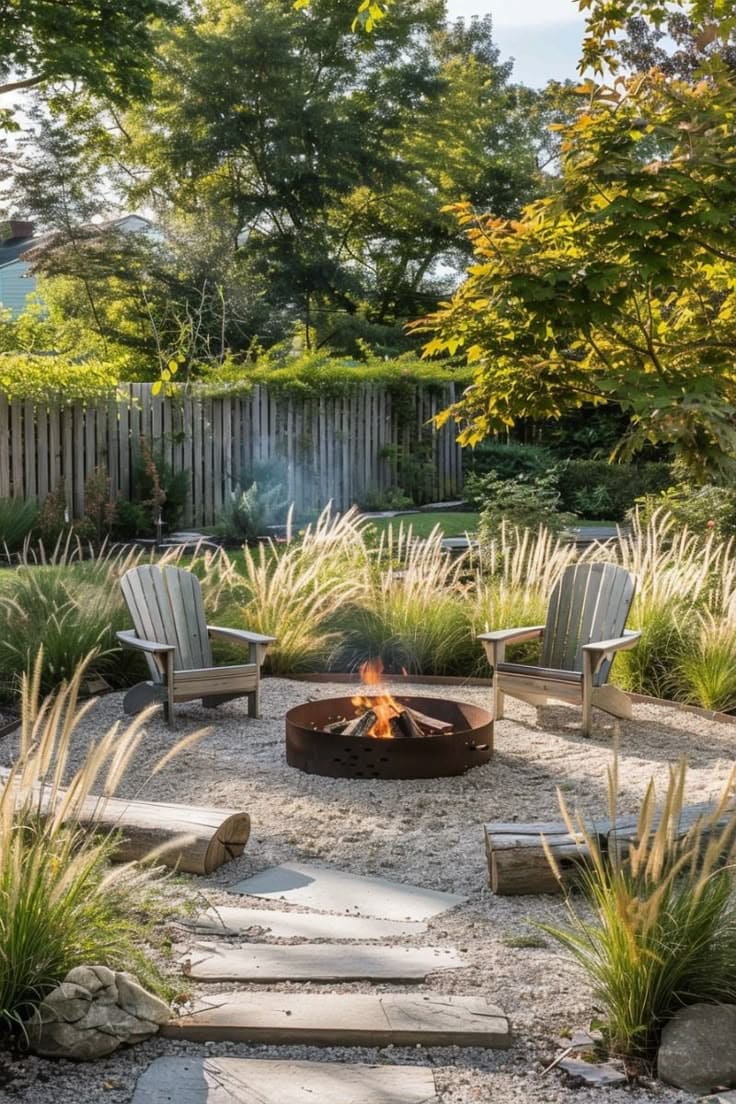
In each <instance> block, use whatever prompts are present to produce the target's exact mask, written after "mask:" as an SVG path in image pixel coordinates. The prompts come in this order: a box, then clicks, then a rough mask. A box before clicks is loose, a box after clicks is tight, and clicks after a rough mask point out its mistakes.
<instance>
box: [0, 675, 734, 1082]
mask: <svg viewBox="0 0 736 1104" xmlns="http://www.w3.org/2000/svg"><path fill="white" fill-rule="evenodd" d="M404 691H405V692H406V693H409V694H418V695H422V696H428V697H431V696H432V695H433V694H435V695H438V696H442V697H448V698H457V699H462V700H465V701H469V702H475V703H477V704H479V705H483V704H486V703H487V697H488V690H487V689H485V688H479V687H460V686H451V687H444V686H443V687H430V686H415V687H412V686H406V687H405V688H404ZM345 693H346V688H345V686H344V684H338V685H331V684H325V683H320V684H314V683H306V682H297V681H291V680H286V679H266V680H265V681H264V684H263V702H262V708H263V717H262V719H260V720H257V721H253V720H249V719H248V718H247V716H246V712H245V703H237V702H233V703H230V704H228V705H225V706H222V707H220V709H219V710H218V711H217V712H216V713H213V712H211V711H207V710H204V709H202V708H201V707H200V706H198V705H196V704H191V705H188V706H185V707H181V710H180V713H179V717H178V728H177V731H176V732H174V733H172V732H171V731H170V730H169V729H168V728H167V726H166V725H165V724H164V722H163V719H162V718H161V717H160V716H159V715H157V716H155V717H154V718H153V719H152V720H151V721H150V722H149V723H148V726H147V736H146V739H145V740H144V742H143V744H142V747H141V750H140V752H139V754H138V757H137V760H136V763H135V765H134V769H133V770H132V771H131V772H130V773H129V774H128V776H127V777H126V779H125V781H124V783H123V785H122V786H121V790H120V792H121V795H122V796H132V795H134V794H136V795H139V796H142V797H145V798H148V799H150V800H173V801H180V802H193V803H196V804H213V805H221V806H238V807H241V808H243V809H246V810H247V811H248V812H249V813H250V815H251V817H252V821H253V833H252V836H251V840H250V843H249V845H248V847H247V849H246V851H245V853H244V854H243V855H242V856H241V857H240V858H239V859H237V860H235V861H234V862H231V863H229V864H227V865H226V866H224V867H221V868H220V870H218V871H217V872H216V873H215V874H213V875H212V876H210V877H209V878H189V877H179V878H176V879H171V880H169V881H168V882H167V883H166V886H165V889H166V893H167V895H169V896H171V895H174V896H175V897H177V898H180V899H181V901H182V904H183V905H186V906H187V907H188V908H189V909H190V910H191V908H192V906H193V905H196V906H197V907H201V908H205V907H207V905H208V904H217V903H225V902H228V903H231V904H237V905H240V906H242V907H249V906H253V907H256V908H260V909H263V908H271V907H278V906H277V905H274V904H272V903H270V902H263V901H257V900H252V901H251V900H250V899H249V898H246V897H237V898H233V897H231V896H229V895H228V892H227V889H228V886H230V885H234V884H235V883H236V882H239V881H242V880H243V879H244V878H246V877H248V876H250V875H251V874H253V873H256V872H257V871H260V870H263V869H265V868H266V867H268V866H272V865H275V864H278V863H280V862H286V861H295V862H308V861H310V860H312V861H315V862H318V863H323V864H328V865H329V864H331V865H335V866H337V867H339V868H341V869H344V870H349V871H352V872H353V873H356V874H377V875H382V876H384V877H387V878H392V879H395V880H398V881H405V882H410V883H414V884H416V885H420V886H427V887H430V888H433V889H439V890H447V891H450V892H454V893H459V894H464V895H466V896H467V898H468V900H467V903H466V904H465V905H461V906H459V907H458V908H456V909H454V910H452V911H451V912H447V913H444V914H441V915H439V916H437V917H435V918H434V919H432V920H431V921H430V923H429V928H428V932H427V934H426V935H425V936H414V937H410V938H406V939H403V940H400V941H399V942H403V943H406V944H408V945H411V944H414V945H419V944H421V943H422V942H424V943H426V944H428V945H433V946H445V947H454V948H456V949H457V950H458V951H459V952H460V953H461V957H463V959H465V960H466V961H467V963H468V965H467V967H466V968H464V969H461V970H455V971H449V972H447V973H441V972H440V973H437V974H435V975H434V976H431V977H430V978H428V980H427V983H426V985H424V986H420V987H418V988H419V989H420V990H421V989H432V990H435V991H437V990H439V991H442V992H446V993H467V994H472V993H474V992H479V993H483V994H484V995H486V996H488V997H489V998H490V999H491V1000H493V1001H494V1002H495V1003H497V1004H500V1005H501V1006H502V1008H503V1009H504V1010H505V1011H506V1012H507V1013H508V1015H509V1016H510V1017H511V1020H512V1023H513V1027H514V1033H515V1038H516V1042H515V1044H514V1046H513V1048H512V1049H511V1050H510V1051H506V1052H504V1051H484V1050H477V1049H465V1048H462V1049H458V1048H432V1049H429V1050H424V1049H418V1048H411V1049H407V1048H390V1047H388V1048H384V1049H381V1050H375V1049H365V1048H350V1049H345V1048H312V1047H273V1046H247V1045H244V1044H226V1043H218V1044H205V1045H195V1044H190V1043H180V1042H175V1041H168V1040H161V1039H153V1040H151V1041H149V1042H148V1043H145V1044H143V1045H141V1046H138V1047H136V1048H134V1049H131V1050H126V1051H124V1052H118V1053H117V1054H115V1055H112V1056H111V1057H110V1058H108V1059H105V1060H103V1061H100V1062H97V1063H95V1064H93V1065H76V1064H73V1063H67V1062H49V1061H46V1060H43V1059H38V1058H34V1057H30V1056H27V1055H21V1056H10V1055H5V1056H3V1055H1V1054H0V1101H1V1102H5V1101H7V1102H8V1104H98V1102H99V1101H108V1102H109V1104H127V1102H129V1101H130V1100H131V1098H132V1094H133V1090H134V1087H135V1081H136V1078H137V1076H138V1075H139V1074H140V1073H141V1072H142V1070H143V1069H144V1068H145V1067H146V1066H147V1065H148V1063H149V1062H150V1061H151V1060H152V1059H153V1058H155V1057H158V1056H159V1055H162V1054H177V1053H187V1054H201V1053H209V1054H230V1055H236V1056H237V1055H240V1056H248V1057H264V1058H275V1057H281V1058H288V1057H292V1058H295V1059H305V1058H312V1059H316V1060H320V1059H321V1060H338V1061H339V1060H343V1061H366V1062H379V1063H417V1064H423V1063H426V1064H428V1065H431V1066H432V1067H434V1069H435V1079H436V1083H437V1090H438V1096H439V1099H440V1101H441V1104H475V1102H478V1104H480V1102H483V1104H496V1102H498V1104H501V1102H506V1101H508V1102H512V1101H513V1102H516V1101H519V1102H523V1104H526V1102H528V1104H560V1102H567V1101H575V1102H580V1104H583V1102H587V1101H592V1100H600V1099H601V1093H603V1094H604V1096H605V1100H606V1101H607V1102H608V1104H624V1102H628V1104H640V1102H644V1101H661V1102H663V1104H674V1102H675V1101H689V1100H691V1099H692V1098H691V1097H689V1096H688V1095H687V1094H685V1093H680V1092H677V1091H674V1090H672V1089H669V1088H667V1087H665V1086H663V1085H661V1084H659V1083H656V1082H654V1083H651V1084H650V1085H646V1086H644V1085H638V1086H636V1087H627V1088H618V1089H617V1088H614V1089H605V1090H596V1089H586V1088H578V1087H576V1086H575V1085H574V1084H573V1083H570V1082H569V1081H567V1082H566V1080H565V1078H564V1075H562V1074H560V1073H558V1072H557V1071H552V1072H550V1073H547V1074H546V1075H543V1073H542V1071H543V1070H544V1068H545V1067H546V1066H547V1065H548V1064H549V1062H551V1061H552V1059H553V1058H554V1057H555V1056H556V1055H557V1054H558V1053H559V1046H558V1043H557V1040H558V1038H559V1036H560V1035H561V1034H562V1033H564V1032H565V1031H568V1030H570V1029H573V1028H579V1027H585V1026H586V1025H587V1024H588V1023H589V1022H590V1020H591V1018H592V1017H593V1016H595V1014H596V1009H595V1008H594V1005H593V1002H592V999H591V994H590V990H589V987H588V985H587V983H586V980H585V977H584V976H583V975H582V973H581V972H580V970H579V969H578V968H577V967H576V966H575V965H574V964H572V963H571V962H569V961H568V960H567V959H566V958H565V957H564V955H563V954H562V953H561V952H560V951H559V950H558V949H557V947H556V946H555V945H554V944H553V943H552V942H551V941H550V940H549V938H548V937H547V936H544V935H540V932H539V929H538V928H536V927H535V922H539V921H552V922H558V921H564V917H565V908H564V904H563V902H562V901H561V900H560V899H558V898H554V897H541V896H540V897H517V898H513V897H511V898H503V897H494V896H493V895H492V894H491V893H490V891H489V890H488V889H487V887H486V869H485V855H484V847H483V836H482V829H481V825H482V823H483V822H484V821H487V820H512V819H518V820H547V819H557V816H558V807H557V798H556V793H555V791H556V788H557V787H560V788H561V789H562V791H563V792H564V794H565V797H566V799H567V801H568V803H569V804H571V805H573V806H574V805H578V806H579V807H580V808H581V809H582V810H584V811H588V812H590V813H595V814H598V815H600V813H601V811H602V810H604V809H605V807H606V773H605V772H606V767H607V766H608V764H609V763H610V760H611V752H612V738H613V736H614V735H617V736H618V739H619V745H620V768H619V771H620V786H621V790H620V808H621V811H623V812H630V811H634V810H635V808H636V805H637V801H638V799H639V798H640V797H641V795H642V794H643V791H644V788H645V786H646V784H647V782H648V780H649V778H650V777H651V776H652V775H654V776H655V777H656V779H657V780H658V781H659V782H660V783H661V784H664V782H665V780H666V776H667V770H668V767H669V766H670V765H671V764H674V763H676V762H677V761H678V760H679V759H680V758H681V757H682V756H683V755H685V756H687V758H688V760H689V762H690V764H691V769H690V773H689V783H688V794H687V796H688V800H692V801H697V800H706V799H708V798H711V797H713V796H715V795H716V794H717V793H718V792H719V789H720V786H721V785H722V784H723V783H724V782H725V781H726V779H727V777H728V774H729V770H730V768H731V765H732V763H733V759H734V752H735V750H736V727H732V726H730V725H728V724H725V723H722V722H718V721H716V720H710V719H705V718H703V717H700V716H698V715H696V714H692V713H686V712H680V711H678V710H675V709H670V708H666V707H663V706H660V705H652V704H640V705H637V706H635V708H634V714H635V716H634V720H633V721H631V722H624V723H620V722H613V721H612V720H611V719H609V718H606V717H605V715H604V714H600V713H596V714H595V721H596V726H595V730H594V734H593V737H592V738H591V739H590V740H584V739H582V738H581V736H580V735H579V732H578V730H577V724H578V722H579V714H578V712H577V711H575V710H574V709H568V708H565V707H562V706H560V707H547V708H546V709H544V710H543V711H541V714H540V717H539V724H537V717H536V715H535V711H534V710H533V709H531V708H529V707H527V706H525V705H523V704H522V703H516V702H513V701H512V700H508V701H507V712H508V717H507V719H505V720H504V721H502V722H499V723H498V724H497V726H496V736H495V744H496V748H495V755H494V757H493V759H492V760H491V762H490V763H489V764H487V765H485V766H482V767H478V768H476V769H474V770H473V771H471V772H469V773H468V774H466V775H464V776H462V777H459V778H445V779H432V780H419V781H401V782H382V781H374V780H355V781H350V780H342V779H326V778H319V777H316V776H311V775H306V774H302V773H301V772H300V771H297V770H294V769H292V768H290V767H288V766H287V765H286V762H285V757H284V723H283V717H284V713H285V712H286V710H287V709H289V708H290V707H291V706H293V705H297V704H300V703H301V702H303V701H305V700H307V699H310V698H311V699H314V698H317V697H319V698H322V697H333V696H340V697H342V696H344V695H345ZM121 700H122V698H121V695H119V694H111V695H107V696H105V697H103V698H101V699H100V700H99V702H98V703H97V705H96V706H95V708H94V709H93V710H92V711H91V712H90V713H89V714H88V715H87V717H86V718H85V719H84V721H83V723H82V726H81V727H80V730H79V731H78V733H77V736H76V739H75V742H74V747H73V751H72V765H73V764H74V763H78V762H80V761H81V758H82V756H83V755H84V751H85V748H86V747H87V746H88V744H89V742H90V741H91V740H93V739H94V738H95V737H97V736H98V735H99V733H100V732H101V731H103V730H104V729H105V728H106V727H107V726H108V725H110V724H112V723H113V722H115V721H118V720H119V719H120V717H121V714H122V709H121ZM202 725H208V726H209V730H208V732H207V734H206V735H205V736H204V737H203V739H202V740H201V741H200V742H199V743H197V744H195V745H193V746H190V747H189V748H188V749H187V750H186V751H184V752H182V753H181V755H179V756H178V758H176V759H175V760H174V761H173V762H172V763H170V764H169V766H168V767H167V768H166V769H165V770H164V771H163V772H162V773H161V774H160V775H157V776H155V777H153V778H149V775H150V770H151V767H152V765H153V763H154V762H155V761H156V759H157V758H158V757H159V756H160V755H161V754H162V753H163V752H164V751H165V750H166V749H168V748H169V747H171V746H172V745H173V744H174V742H175V741H176V740H177V739H178V738H179V737H181V736H183V735H186V734H188V733H190V732H192V731H193V730H194V729H195V728H197V727H199V726H202ZM16 751H17V737H16V736H15V735H11V736H8V737H6V738H5V739H4V740H3V741H2V742H1V743H0V763H2V764H8V763H10V762H11V761H12V758H13V755H14V754H15V752H16ZM177 930H178V937H179V938H180V940H181V942H182V944H184V945H185V946H191V943H192V941H193V939H194V938H196V937H195V936H193V935H192V933H191V932H190V931H189V930H188V929H187V928H186V927H182V928H180V929H177ZM240 938H242V937H240ZM264 938H266V939H268V936H267V935H266V936H264ZM274 941H275V940H274ZM169 968H170V969H173V967H172V966H169ZM182 984H183V987H186V990H187V992H186V993H183V994H182V998H183V999H184V997H185V996H187V995H188V996H189V997H191V996H194V995H196V990H195V989H194V988H193V987H192V985H191V983H189V982H183V983H182ZM232 988H236V987H235V986H226V985H222V986H219V987H211V988H208V989H207V992H209V993H212V992H214V991H223V990H225V989H232ZM273 988H281V989H284V990H288V989H290V988H295V989H298V988H302V987H301V986H293V987H292V986H289V985H283V986H280V987H279V986H274V987H273ZM304 988H306V989H310V988H311V989H312V990H314V989H317V988H318V989H319V991H325V987H320V986H312V987H310V986H306V987H304ZM327 988H330V989H331V990H332V991H335V992H365V991H368V990H369V989H371V988H372V989H373V990H374V991H375V990H377V989H378V990H380V989H388V988H390V986H381V985H378V986H372V987H371V986H368V985H366V984H365V983H353V984H344V985H336V986H333V987H327Z"/></svg>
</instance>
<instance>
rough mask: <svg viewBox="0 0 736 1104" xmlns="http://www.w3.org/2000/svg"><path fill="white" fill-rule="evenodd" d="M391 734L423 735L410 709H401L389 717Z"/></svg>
mask: <svg viewBox="0 0 736 1104" xmlns="http://www.w3.org/2000/svg"><path fill="white" fill-rule="evenodd" d="M391 734H392V735H393V736H398V737H400V736H411V737H416V736H423V735H424V733H423V732H422V730H421V728H420V727H419V725H418V724H417V722H416V720H415V719H414V716H413V713H412V710H411V709H403V710H402V711H401V713H399V714H398V715H397V716H396V717H392V718H391Z"/></svg>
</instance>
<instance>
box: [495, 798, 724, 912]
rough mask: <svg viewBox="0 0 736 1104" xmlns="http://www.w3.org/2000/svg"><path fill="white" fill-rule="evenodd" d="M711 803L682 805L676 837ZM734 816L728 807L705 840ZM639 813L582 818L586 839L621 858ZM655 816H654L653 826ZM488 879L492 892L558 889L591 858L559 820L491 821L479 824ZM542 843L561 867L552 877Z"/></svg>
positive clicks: (632, 836)
mask: <svg viewBox="0 0 736 1104" xmlns="http://www.w3.org/2000/svg"><path fill="white" fill-rule="evenodd" d="M715 809H716V806H715V805H714V804H713V803H710V802H701V803H698V804H694V805H688V806H686V807H685V808H684V809H683V810H682V813H681V815H680V823H679V831H680V837H682V836H684V835H685V834H686V833H687V832H688V831H689V830H690V829H691V828H693V827H694V826H695V825H696V824H697V822H698V821H699V820H702V819H703V818H704V817H708V816H710V815H712V814H713V812H714V811H715ZM732 815H733V809H731V810H728V811H727V812H726V813H725V814H724V816H723V817H722V818H721V819H720V820H718V821H716V822H715V823H714V824H713V825H710V826H709V828H708V831H707V832H705V831H704V833H703V837H704V839H706V838H708V837H709V836H711V835H713V833H715V832H720V831H722V830H723V828H724V827H725V826H726V824H727V823H728V821H729V819H730V817H731V816H732ZM637 823H638V817H636V816H620V817H618V818H617V820H616V821H615V822H614V821H610V820H604V819H593V818H586V820H585V824H586V828H587V831H588V833H589V835H590V836H591V837H593V838H594V839H596V840H597V842H598V846H599V847H600V849H601V851H602V852H603V853H604V854H610V853H612V852H614V851H615V852H616V853H617V854H618V855H619V857H623V856H624V855H625V853H626V851H627V850H628V848H629V847H630V846H631V845H632V844H634V843H636V842H638V834H637ZM657 823H658V820H657V818H656V817H655V819H654V824H653V829H656V826H657ZM484 834H485V843H486V856H487V860H488V882H489V885H490V887H491V889H492V890H493V892H494V893H497V894H499V895H500V896H513V895H516V894H525V893H561V892H562V891H563V889H565V888H566V887H567V886H569V885H571V884H572V883H574V882H575V880H576V878H577V876H578V875H579V873H580V868H581V867H583V866H585V865H586V864H587V863H589V861H590V851H589V849H588V847H587V845H586V843H585V842H584V841H583V839H582V838H581V837H575V836H573V835H571V834H570V832H569V831H568V828H567V825H566V824H565V823H564V822H563V821H538V822H535V823H531V824H517V823H514V822H501V821H499V822H495V823H490V824H486V825H484ZM543 840H544V841H545V842H546V844H547V846H548V848H549V850H550V852H551V853H552V855H553V856H554V858H555V860H556V862H557V866H558V867H559V871H560V879H559V880H558V879H557V877H556V876H555V873H554V871H553V870H552V867H551V866H550V864H549V860H548V859H547V855H546V853H545V848H544V844H543V842H542V841H543Z"/></svg>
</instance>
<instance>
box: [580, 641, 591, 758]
mask: <svg viewBox="0 0 736 1104" xmlns="http://www.w3.org/2000/svg"><path fill="white" fill-rule="evenodd" d="M592 730H593V669H592V666H591V660H590V656H589V655H588V654H587V653H586V652H583V723H582V725H581V729H580V731H581V733H582V735H583V736H585V737H586V738H587V737H589V736H590V734H591V732H592Z"/></svg>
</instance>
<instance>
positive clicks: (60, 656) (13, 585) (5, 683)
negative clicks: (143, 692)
mask: <svg viewBox="0 0 736 1104" xmlns="http://www.w3.org/2000/svg"><path fill="white" fill-rule="evenodd" d="M78 552H79V549H78V548H77V547H76V546H70V551H69V552H68V553H67V554H66V555H64V554H63V553H62V555H61V558H60V562H57V563H56V564H45V565H36V564H33V563H31V562H27V563H25V564H21V565H20V566H19V567H17V568H15V569H14V570H13V571H12V572H10V573H9V574H8V575H7V576H6V577H5V578H4V579H3V585H2V588H1V589H0V696H2V697H4V698H5V699H6V700H7V699H10V698H12V697H13V696H14V695H15V694H16V693H17V690H18V683H19V679H20V676H21V675H22V673H23V672H25V671H28V670H30V668H31V666H32V664H33V661H34V659H35V656H36V652H37V651H38V649H39V647H41V646H43V658H42V661H41V666H40V670H39V677H40V679H41V686H42V689H43V690H44V691H50V690H52V689H53V688H54V687H56V686H58V685H59V683H60V682H61V681H62V680H64V679H69V678H71V677H72V675H73V673H74V671H75V669H76V668H77V666H78V664H80V663H81V662H82V660H83V659H85V657H87V656H89V655H90V654H92V653H94V658H93V659H92V660H91V661H90V663H89V668H88V670H89V673H90V675H103V676H104V677H106V678H108V679H110V680H111V681H112V682H113V683H118V684H120V683H121V682H123V681H125V679H126V675H127V676H128V677H129V676H130V672H131V670H136V669H137V664H135V661H131V659H130V658H129V657H127V656H124V657H121V655H120V653H119V650H118V648H117V643H116V640H115V632H116V630H118V629H124V628H127V627H128V626H129V617H128V614H127V611H126V610H125V606H124V603H123V600H122V597H121V594H120V587H119V585H118V579H119V576H120V574H121V573H122V571H124V570H125V568H126V566H128V565H129V563H130V562H132V561H130V559H129V558H123V557H120V556H112V555H109V554H108V555H102V556H100V557H98V558H97V559H90V560H85V561H83V562H73V561H74V559H75V557H76V556H77V555H78Z"/></svg>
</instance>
